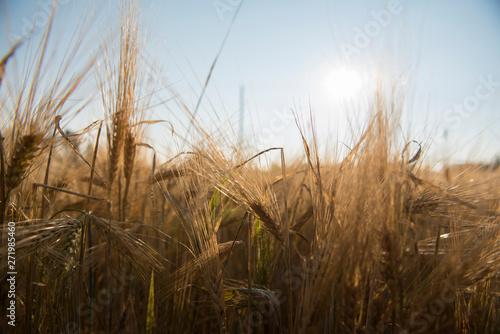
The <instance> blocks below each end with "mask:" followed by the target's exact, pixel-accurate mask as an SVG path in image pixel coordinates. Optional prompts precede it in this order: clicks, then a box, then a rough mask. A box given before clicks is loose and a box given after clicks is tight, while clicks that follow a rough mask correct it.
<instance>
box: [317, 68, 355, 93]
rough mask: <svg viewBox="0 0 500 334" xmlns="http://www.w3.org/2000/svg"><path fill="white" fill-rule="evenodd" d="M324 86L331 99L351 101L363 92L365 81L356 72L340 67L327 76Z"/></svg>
mask: <svg viewBox="0 0 500 334" xmlns="http://www.w3.org/2000/svg"><path fill="white" fill-rule="evenodd" d="M324 86H325V90H326V93H327V95H328V97H329V98H331V99H334V100H349V99H352V98H353V97H355V96H356V95H357V94H358V93H359V92H360V91H361V88H362V86H363V80H362V78H361V76H360V75H359V73H358V72H356V71H355V70H353V69H350V68H347V67H338V68H335V69H332V70H330V71H329V72H328V73H327V74H326V77H325V80H324Z"/></svg>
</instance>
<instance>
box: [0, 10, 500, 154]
mask: <svg viewBox="0 0 500 334" xmlns="http://www.w3.org/2000/svg"><path fill="white" fill-rule="evenodd" d="M51 2H52V1H50V0H42V1H35V0H25V1H14V0H0V4H1V5H0V13H1V14H0V20H1V21H0V22H1V28H0V29H1V32H0V53H1V54H5V53H6V52H7V51H8V48H9V43H10V42H12V41H13V40H14V39H15V37H19V36H22V35H25V34H27V33H28V32H29V30H30V28H31V27H32V26H33V25H34V26H35V31H40V30H42V29H43V27H44V25H45V24H46V22H47V20H46V17H47V13H48V11H49V10H48V8H50V4H51ZM117 3H118V1H111V2H109V3H108V2H104V1H103V2H98V1H96V2H88V1H78V2H76V1H70V0H64V1H60V4H59V7H58V11H57V14H56V18H57V24H58V25H56V27H58V29H55V31H54V35H55V36H57V41H58V42H57V47H58V48H63V49H64V48H65V45H67V44H68V43H69V41H70V38H71V33H72V32H73V30H74V29H75V26H76V23H77V22H78V21H79V19H80V18H81V17H82V16H83V13H84V12H89V11H90V10H91V11H93V12H94V16H93V21H92V22H93V24H92V25H91V29H89V30H88V34H87V36H86V38H87V40H86V42H87V43H92V42H95V41H96V40H97V41H98V40H99V38H98V37H99V34H100V32H102V31H105V32H110V31H111V28H112V29H114V31H115V32H117V31H118V29H117V28H118V19H119V7H118V5H117ZM238 8H239V10H238ZM141 10H142V12H141V22H142V24H143V31H145V36H144V38H145V39H144V59H145V62H146V63H147V64H149V65H150V66H149V70H148V71H150V73H149V74H151V75H153V76H154V75H156V76H159V77H161V80H160V81H158V82H157V83H156V86H155V91H156V92H157V93H156V94H157V97H155V102H161V101H166V102H164V103H162V104H159V105H157V106H155V107H154V108H152V109H151V110H150V113H151V115H150V117H151V118H152V119H166V120H169V121H171V122H172V123H173V126H174V129H175V131H176V133H178V134H179V136H180V137H184V136H185V134H186V132H187V127H188V119H187V118H186V117H185V116H184V114H183V112H182V111H181V108H180V106H179V105H178V104H177V103H175V100H172V97H174V98H175V99H176V101H179V100H182V101H183V102H184V103H185V104H186V105H187V106H188V107H189V108H190V109H191V110H194V109H195V106H196V104H197V101H198V98H199V96H200V94H201V91H202V86H203V83H204V82H205V80H206V77H207V75H208V73H209V70H210V67H211V65H212V64H213V62H214V59H215V57H216V56H217V54H218V52H219V50H220V48H221V45H222V43H223V40H224V37H225V36H226V34H227V33H228V31H229V35H228V38H227V40H226V43H225V45H224V47H223V48H222V51H221V53H220V56H219V58H218V60H217V63H216V65H215V67H214V69H213V73H212V76H211V79H210V82H209V84H208V88H207V90H206V94H205V97H204V99H203V100H202V103H201V106H200V108H199V111H198V114H197V117H198V119H199V120H200V121H201V122H203V124H205V125H206V128H207V129H209V130H210V131H216V130H215V129H216V128H218V127H223V129H224V131H225V132H228V131H231V130H230V129H231V126H230V124H232V129H233V130H234V138H235V140H237V137H238V136H240V120H241V117H240V111H239V109H240V91H241V87H242V86H243V87H244V120H243V129H244V132H243V139H244V144H243V145H244V146H245V147H246V148H247V149H248V150H249V151H250V152H252V151H255V152H257V151H258V150H259V149H264V148H267V147H271V146H284V147H285V148H286V149H287V150H288V151H289V152H300V151H301V149H302V148H301V146H300V140H299V138H300V137H299V133H298V130H297V128H296V126H295V121H294V120H293V118H292V117H291V116H290V115H291V110H294V111H295V112H296V113H297V114H298V115H299V118H301V119H303V125H304V126H305V127H306V128H307V127H310V124H311V123H310V120H309V110H311V111H312V114H313V115H314V122H313V123H314V124H315V126H316V132H317V134H318V136H319V139H320V141H321V142H322V143H327V144H325V145H323V146H322V148H323V149H325V150H329V151H330V152H331V153H332V152H334V151H335V149H341V148H345V146H344V144H343V143H345V144H346V145H351V144H352V142H351V141H350V140H351V139H350V136H349V135H348V133H349V131H350V130H349V127H352V128H354V132H355V133H356V134H358V135H359V133H360V131H361V130H360V127H359V126H358V125H359V124H362V123H363V121H365V120H366V117H367V111H366V109H367V107H366V106H367V102H366V101H368V100H369V98H370V97H373V93H374V87H375V86H377V82H382V85H383V86H385V87H387V90H389V89H390V88H391V87H393V86H394V87H396V91H397V92H398V93H400V94H402V96H404V106H403V110H404V114H403V119H402V127H401V128H400V129H399V130H398V131H399V132H398V134H397V135H398V137H400V140H402V141H403V140H417V141H419V142H422V143H423V144H424V146H425V147H426V155H427V157H428V158H429V159H430V160H432V161H434V162H438V161H441V160H443V161H453V162H459V161H464V160H466V159H473V160H482V161H484V162H489V161H491V160H492V158H493V157H494V156H495V155H497V154H500V112H499V110H500V109H499V107H500V38H499V36H500V1H498V0H453V1H452V0H433V1H423V0H413V1H397V0H390V1H378V0H374V1H364V0H363V1H361V0H351V1H332V0H317V1H305V0H275V1H263V0H252V1H250V0H247V1H243V2H241V1H240V0H186V1H159V0H157V1H145V0H144V1H142V8H141ZM37 13H38V16H36V15H37ZM235 15H237V16H236V18H235V19H234V22H233V18H234V17H235ZM44 18H45V19H44ZM232 22H233V23H232ZM231 23H232V25H231ZM36 36H39V34H38V35H37V34H36V33H35V35H34V38H35V37H36ZM9 39H10V41H9ZM90 50H91V48H90V49H86V50H85V52H83V54H84V55H87V54H89V53H91V52H89V51H90ZM20 52H21V54H22V52H25V51H22V50H21V51H20ZM53 59H54V61H55V62H57V59H58V58H57V56H55V57H54V58H53ZM379 86H380V84H379ZM174 91H175V93H174ZM386 96H387V93H386ZM400 100H401V99H400ZM96 101H99V96H96ZM154 104H156V103H154ZM94 109H95V110H93V111H89V112H88V114H86V115H84V118H83V119H82V118H81V119H80V120H81V121H83V122H91V121H92V120H93V119H96V118H99V117H102V110H100V109H99V108H98V107H96V108H94ZM85 117H87V118H85ZM349 119H350V120H351V122H348V120H349ZM80 124H84V123H80ZM71 126H72V127H74V128H75V130H76V129H78V127H79V124H72V125H71ZM80 128H83V126H81V127H80ZM410 129H411V130H410ZM167 130H168V131H167ZM151 133H152V134H153V135H152V138H150V140H152V141H155V142H156V143H158V145H160V147H162V146H164V147H170V146H171V145H170V144H171V143H172V142H173V141H174V142H176V150H180V149H182V145H183V144H182V140H179V139H178V138H173V137H172V134H171V131H170V128H169V125H168V126H166V125H161V124H160V125H154V126H152V132H151ZM306 134H308V135H310V131H309V130H307V129H306ZM339 142H342V143H341V144H339ZM450 157H451V160H450Z"/></svg>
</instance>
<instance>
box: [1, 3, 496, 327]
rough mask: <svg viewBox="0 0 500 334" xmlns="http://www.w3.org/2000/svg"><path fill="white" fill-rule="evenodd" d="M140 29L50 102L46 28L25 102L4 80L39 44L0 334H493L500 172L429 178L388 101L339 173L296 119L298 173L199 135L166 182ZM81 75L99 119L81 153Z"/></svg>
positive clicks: (20, 136) (16, 153)
mask: <svg viewBox="0 0 500 334" xmlns="http://www.w3.org/2000/svg"><path fill="white" fill-rule="evenodd" d="M138 20H139V18H138V15H137V10H136V7H135V5H134V3H133V2H124V9H123V13H122V19H121V21H120V25H121V26H120V29H119V36H117V38H118V40H119V49H118V50H116V52H117V56H116V57H113V56H112V55H111V51H112V50H110V49H109V48H107V47H106V45H105V44H104V45H102V46H101V45H99V46H97V47H96V50H97V51H96V52H95V59H94V60H93V61H92V62H90V64H89V65H88V66H87V67H84V68H81V69H76V70H70V69H69V68H70V66H71V61H70V60H71V59H70V60H68V62H67V64H63V65H62V67H61V68H63V69H64V70H63V71H61V72H59V73H58V75H57V77H56V78H55V79H54V81H53V82H52V84H51V85H49V86H47V84H46V83H45V82H44V84H43V85H41V81H42V79H41V78H42V77H43V73H44V64H45V62H46V61H47V58H48V57H49V54H48V51H47V50H46V47H45V46H46V45H47V40H48V38H49V35H50V34H51V30H50V24H49V26H48V27H47V28H46V29H45V31H44V33H43V35H42V36H41V38H40V41H37V43H39V44H38V48H37V53H36V56H35V58H34V59H33V64H32V66H31V72H30V73H29V75H27V76H26V77H25V78H24V79H20V80H21V81H22V83H21V84H19V85H16V83H15V82H9V78H10V77H8V76H7V75H4V74H5V73H7V72H8V70H9V69H10V68H9V67H12V66H15V62H14V61H13V59H15V57H16V52H18V50H19V48H22V47H23V43H32V42H33V41H31V40H22V41H19V43H17V44H15V45H13V47H12V49H11V50H10V51H9V52H7V53H6V54H5V55H0V56H1V57H2V59H1V61H0V85H1V86H0V90H3V91H4V94H3V95H1V96H2V100H0V108H1V115H2V116H1V121H2V123H1V124H2V127H1V141H0V162H1V166H0V167H1V171H0V193H1V195H0V201H1V207H0V214H1V222H0V224H1V231H2V238H1V247H0V256H1V258H2V261H1V267H0V276H1V279H2V290H1V296H0V298H1V305H2V311H1V314H2V321H1V325H0V328H1V329H2V332H5V333H25V332H26V333H354V332H359V333H499V332H500V295H499V294H500V281H499V276H498V274H499V270H500V239H499V237H500V229H499V225H498V224H499V214H500V207H499V204H500V187H499V185H500V174H499V173H500V170H498V169H495V168H494V166H489V167H488V166H481V165H475V164H470V165H468V166H463V167H462V168H455V169H453V168H451V167H449V168H444V169H443V170H442V171H440V172H436V171H432V170H431V169H430V168H429V167H428V166H427V165H426V163H425V162H424V161H423V159H422V158H421V155H422V151H423V150H425V147H422V146H420V144H417V145H418V151H417V153H415V152H412V153H410V150H409V149H407V148H408V147H409V144H410V142H408V143H401V142H400V141H398V140H397V138H396V132H397V128H398V126H399V125H400V116H401V108H400V104H399V103H398V102H399V100H398V97H397V96H395V95H394V94H391V93H384V92H383V91H382V90H381V91H380V94H377V96H376V97H375V98H374V99H373V103H372V104H371V107H370V110H369V114H370V118H369V120H368V122H367V123H366V124H365V126H364V127H363V128H362V129H360V130H359V132H358V133H353V138H356V140H355V141H354V143H353V145H352V146H351V147H350V148H349V153H348V154H347V155H345V156H342V157H337V158H333V159H330V158H329V157H324V156H322V155H321V153H320V150H319V149H318V143H317V142H316V140H315V139H314V138H313V139H312V140H311V139H310V138H309V140H307V139H306V136H305V134H304V133H305V129H304V128H303V127H302V125H301V122H300V121H299V120H298V117H297V128H298V133H299V134H300V135H301V136H302V142H303V151H302V152H303V153H302V156H301V157H299V158H294V159H293V160H290V161H288V160H286V159H285V158H286V155H285V153H286V152H284V150H283V149H282V148H280V147H268V148H267V149H266V150H265V151H261V152H257V151H255V152H250V153H249V152H248V150H243V149H242V148H241V147H239V146H238V144H233V146H232V147H230V148H231V150H227V149H225V147H226V146H227V143H228V142H230V141H231V138H229V137H224V136H214V135H211V134H209V132H208V131H205V129H203V127H202V126H201V125H199V124H197V123H193V124H194V127H195V129H194V132H196V135H197V136H198V137H197V138H198V140H197V141H195V142H196V143H197V144H192V145H189V149H187V150H185V151H179V152H177V153H175V154H171V155H170V156H169V158H168V159H167V161H166V162H164V163H159V162H158V159H157V155H158V154H160V153H161V152H158V151H157V148H155V147H154V145H153V143H150V142H148V139H147V131H148V129H149V128H148V126H149V125H151V124H153V123H156V122H160V121H168V122H170V120H151V119H148V118H147V113H145V112H144V110H146V109H147V107H148V106H147V101H146V102H145V100H144V99H143V98H141V96H140V95H139V94H138V88H137V87H138V84H139V83H140V82H142V81H144V77H143V75H144V71H143V68H144V67H143V66H144V61H143V60H144V59H143V54H142V53H141V45H142V44H141V38H142V36H141V31H140V29H138ZM77 38H79V37H77ZM97 64H99V66H97ZM75 71H76V72H75ZM75 73H76V74H75ZM89 73H90V74H89ZM89 75H95V76H96V77H97V78H98V80H97V85H96V88H95V89H96V94H98V95H99V96H101V100H102V108H103V109H104V110H105V111H106V117H104V118H102V119H98V120H96V121H95V122H93V123H91V124H86V125H84V126H82V127H81V128H80V129H78V130H77V131H74V132H72V133H71V134H70V133H68V132H67V131H66V130H67V129H65V125H63V124H67V122H66V121H67V120H69V119H71V118H72V117H74V115H76V114H77V113H80V112H82V110H83V111H85V108H88V107H89V106H88V105H87V104H85V103H84V104H82V105H76V106H75V105H74V103H71V101H72V97H73V95H74V94H75V93H76V92H78V90H79V89H80V87H81V86H82V85H83V83H84V82H86V80H87V79H88V78H87V77H88V76H89ZM18 79H19V78H18ZM185 112H186V113H187V114H188V115H190V116H192V115H193V113H192V111H190V110H188V109H187V110H186V111H185ZM172 122H173V121H172ZM174 127H175V124H174ZM172 131H173V130H172ZM413 144H414V145H415V143H413ZM235 152H236V153H235ZM165 154H167V153H165ZM168 154H170V153H168ZM270 154H274V155H277V156H278V159H276V161H275V163H274V164H272V165H270V167H268V168H263V167H262V165H261V164H258V163H257V161H258V160H259V159H261V158H263V157H265V156H267V155H270ZM14 226H15V229H14ZM14 231H15V233H14ZM9 233H10V234H9ZM11 237H14V238H15V242H14V241H13V240H12V239H11ZM14 251H15V252H14ZM13 252H14V253H13ZM9 254H14V255H13V256H14V258H15V271H16V275H15V277H16V281H15V298H14V299H12V298H11V296H10V292H12V290H11V285H10V283H9V282H10V281H8V279H9V278H10V277H11V276H12V275H10V274H9V272H11V271H12V270H10V269H11V268H9V267H8V265H10V262H8V261H7V259H8V256H9ZM11 300H15V327H14V326H12V325H11V324H9V322H10V321H11V320H12V318H9V317H8V316H7V315H8V314H9V313H8V310H7V307H8V306H9V305H10V301H11Z"/></svg>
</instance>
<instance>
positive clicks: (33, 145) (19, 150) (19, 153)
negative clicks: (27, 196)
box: [5, 134, 43, 194]
mask: <svg viewBox="0 0 500 334" xmlns="http://www.w3.org/2000/svg"><path fill="white" fill-rule="evenodd" d="M42 139H43V135H41V134H31V135H24V136H21V138H19V139H18V141H17V143H16V145H15V146H14V150H13V152H12V155H11V157H10V163H9V164H8V166H7V173H6V175H5V187H6V194H8V193H9V192H10V191H11V190H13V189H14V188H16V187H17V186H18V185H20V184H21V182H22V180H23V179H24V177H25V174H26V171H27V170H28V169H29V167H30V166H31V162H32V160H33V158H35V156H36V155H37V153H38V151H39V150H40V144H41V142H42Z"/></svg>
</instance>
